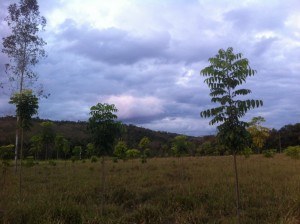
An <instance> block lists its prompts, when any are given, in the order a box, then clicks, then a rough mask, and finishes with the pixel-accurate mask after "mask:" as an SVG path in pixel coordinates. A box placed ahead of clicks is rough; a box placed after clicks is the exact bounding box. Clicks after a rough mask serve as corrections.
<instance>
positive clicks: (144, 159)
mask: <svg viewBox="0 0 300 224" xmlns="http://www.w3.org/2000/svg"><path fill="white" fill-rule="evenodd" d="M141 163H142V164H144V163H147V156H146V155H141Z"/></svg>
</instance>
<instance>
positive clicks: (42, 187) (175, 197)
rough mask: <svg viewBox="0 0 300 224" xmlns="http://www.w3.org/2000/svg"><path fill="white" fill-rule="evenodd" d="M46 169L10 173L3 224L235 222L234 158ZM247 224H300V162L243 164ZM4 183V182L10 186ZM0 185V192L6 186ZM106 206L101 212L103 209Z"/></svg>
mask: <svg viewBox="0 0 300 224" xmlns="http://www.w3.org/2000/svg"><path fill="white" fill-rule="evenodd" d="M100 169H101V164H100V162H97V163H91V162H90V161H86V162H85V163H82V162H76V163H74V164H72V163H71V162H70V161H68V162H67V164H65V162H64V161H58V162H57V165H56V166H51V165H49V164H48V163H47V162H40V164H39V165H36V166H34V167H30V168H29V167H24V168H23V171H24V174H23V177H24V179H23V190H22V195H21V198H20V195H19V189H18V186H19V185H18V175H17V174H15V173H14V169H13V167H10V168H9V170H8V171H7V172H6V178H5V179H6V180H5V181H6V183H5V186H3V188H2V189H1V192H0V194H1V200H0V223H1V221H2V222H3V223H120V224H121V223H164V224H165V223H166V224H167V223H170V224H171V223H172V224H173V223H178V224H182V223H183V224H184V223H234V222H235V191H234V171H233V158H232V157H231V156H224V157H193V158H192V157H186V158H156V159H149V160H148V162H147V163H146V164H141V163H140V160H138V159H136V160H134V161H127V162H123V161H119V162H118V163H113V162H112V161H111V159H108V158H107V159H106V162H105V186H104V190H103V188H102V187H101V170H100ZM238 169H239V177H240V189H241V223H299V222H300V173H299V170H300V161H297V160H292V159H290V158H288V157H286V156H284V155H276V156H275V157H274V158H264V157H263V156H261V155H256V156H252V157H250V158H249V159H245V158H244V157H238ZM1 175H2V176H0V177H1V179H0V181H1V183H2V180H4V176H3V174H2V173H1ZM1 183H0V186H2V185H1ZM102 201H104V205H103V208H101V205H102V203H101V202H102Z"/></svg>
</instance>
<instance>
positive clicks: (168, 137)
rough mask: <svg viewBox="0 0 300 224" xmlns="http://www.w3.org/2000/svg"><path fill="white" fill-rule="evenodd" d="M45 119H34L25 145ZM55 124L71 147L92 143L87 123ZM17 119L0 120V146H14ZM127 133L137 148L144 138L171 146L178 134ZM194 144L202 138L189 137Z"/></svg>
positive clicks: (128, 128) (137, 129) (129, 128)
mask: <svg viewBox="0 0 300 224" xmlns="http://www.w3.org/2000/svg"><path fill="white" fill-rule="evenodd" d="M44 121H49V120H43V119H33V122H32V123H33V127H32V128H31V130H30V131H29V132H28V133H25V135H24V136H25V144H28V143H29V140H30V138H31V137H32V136H33V135H37V134H39V133H40V132H41V130H42V127H41V125H40V124H41V123H42V122H44ZM51 122H53V123H54V130H55V133H56V134H62V135H63V136H64V137H65V138H66V139H68V140H69V141H70V143H71V146H74V145H82V146H85V145H86V144H87V143H89V142H90V136H89V132H88V130H87V122H83V121H78V122H75V121H51ZM15 127H16V118H15V117H11V116H9V117H1V118H0V145H5V144H13V143H14V141H15ZM125 127H126V131H125V132H124V133H123V136H122V139H123V140H125V141H126V142H127V144H128V146H129V147H131V148H137V145H138V143H139V141H140V140H141V139H142V138H143V137H148V138H149V139H150V140H151V145H152V147H153V148H160V147H161V146H162V145H164V144H167V145H169V146H170V144H171V141H172V139H173V138H174V137H175V136H177V135H178V134H175V133H169V132H160V131H153V130H150V129H146V128H141V127H137V126H134V125H125ZM189 140H191V141H193V142H195V143H196V142H201V138H196V137H189Z"/></svg>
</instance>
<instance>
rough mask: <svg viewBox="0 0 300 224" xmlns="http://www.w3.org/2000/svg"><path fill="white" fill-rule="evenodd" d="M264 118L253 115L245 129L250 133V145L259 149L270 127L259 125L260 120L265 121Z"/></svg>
mask: <svg viewBox="0 0 300 224" xmlns="http://www.w3.org/2000/svg"><path fill="white" fill-rule="evenodd" d="M265 121H266V120H265V119H264V118H263V117H261V116H258V117H254V118H252V120H251V121H250V122H249V123H248V125H249V127H248V128H247V131H248V132H249V133H250V135H251V137H252V147H253V148H254V149H257V150H258V153H259V150H261V149H262V148H263V147H264V145H265V141H266V139H267V138H268V137H269V135H270V134H269V132H270V129H269V128H266V127H263V126H261V123H262V122H265Z"/></svg>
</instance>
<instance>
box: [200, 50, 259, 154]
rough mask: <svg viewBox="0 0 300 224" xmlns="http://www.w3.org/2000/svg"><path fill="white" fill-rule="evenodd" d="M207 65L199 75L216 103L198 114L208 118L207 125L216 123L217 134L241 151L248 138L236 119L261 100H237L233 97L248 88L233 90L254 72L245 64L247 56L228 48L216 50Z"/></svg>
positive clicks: (227, 143)
mask: <svg viewBox="0 0 300 224" xmlns="http://www.w3.org/2000/svg"><path fill="white" fill-rule="evenodd" d="M209 62H210V66H208V67H206V68H204V69H203V70H201V75H203V76H204V77H207V78H206V79H205V80H204V82H205V83H206V84H207V85H208V87H209V88H210V96H211V102H213V103H219V104H220V106H218V107H215V108H212V109H208V110H204V111H202V112H201V113H200V115H201V117H204V118H206V117H212V120H211V121H210V124H211V125H214V124H217V123H222V124H221V125H219V126H218V137H219V138H220V141H221V143H222V144H224V145H225V146H226V147H228V148H229V149H231V150H233V152H235V153H236V152H237V151H241V150H243V149H244V148H245V147H246V146H247V144H248V141H249V134H248V132H247V130H246V126H247V123H246V122H243V121H240V118H241V117H243V116H244V115H245V114H246V112H247V111H248V110H250V109H251V108H256V107H260V106H262V105H263V102H262V101H261V100H250V99H246V100H241V99H238V98H237V97H239V96H245V95H248V94H249V93H251V90H249V89H237V87H238V86H239V85H241V84H243V83H244V82H246V78H247V77H248V76H253V75H254V74H255V73H256V71H255V70H253V69H251V68H250V66H249V62H248V59H246V58H242V54H241V53H238V54H234V53H233V49H232V48H228V49H227V50H226V51H225V50H223V49H220V50H219V52H218V54H217V55H216V56H215V57H214V58H209Z"/></svg>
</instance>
